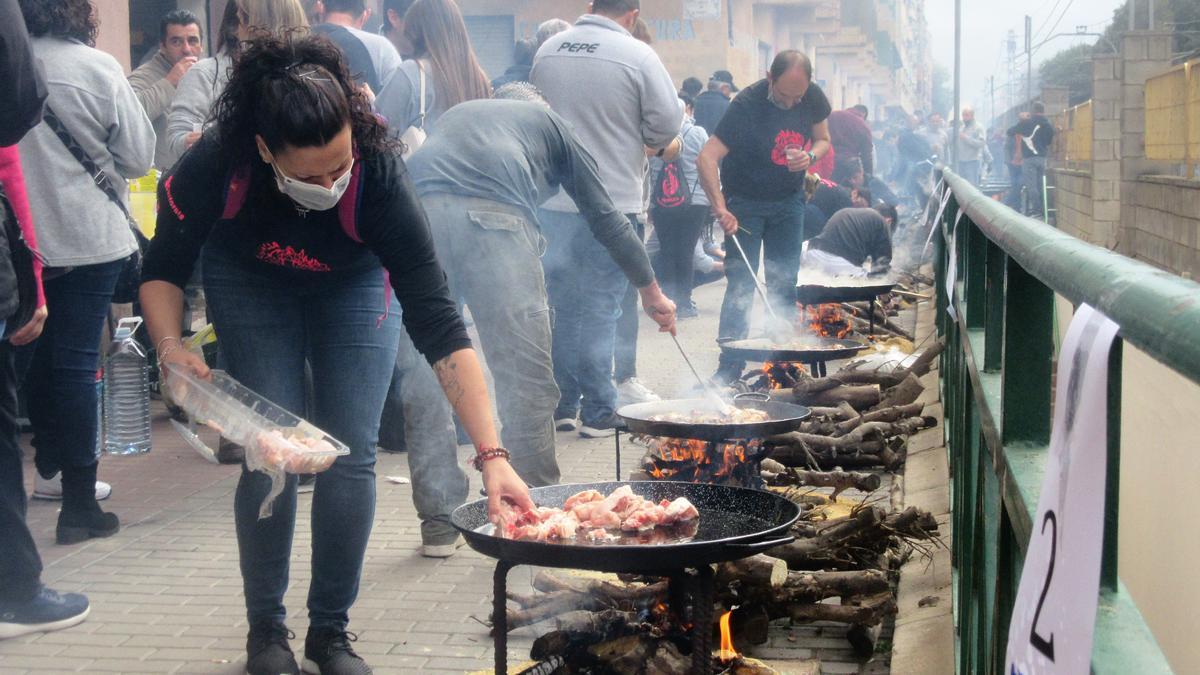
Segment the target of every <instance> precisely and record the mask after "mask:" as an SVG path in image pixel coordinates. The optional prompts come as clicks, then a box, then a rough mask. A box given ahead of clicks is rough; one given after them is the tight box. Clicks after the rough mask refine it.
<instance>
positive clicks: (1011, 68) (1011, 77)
mask: <svg viewBox="0 0 1200 675" xmlns="http://www.w3.org/2000/svg"><path fill="white" fill-rule="evenodd" d="M1006 46H1007V50H1008V77H1007V79H1006V83H1005V85H1004V89H1005V93H1006V94H1007V95H1008V100H1007V101H1006V105H1005V110H1012V108H1013V106H1015V105H1016V104H1017V31H1015V30H1013V29H1011V28H1010V29H1008V37H1007V40H1006Z"/></svg>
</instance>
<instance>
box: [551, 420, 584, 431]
mask: <svg viewBox="0 0 1200 675" xmlns="http://www.w3.org/2000/svg"><path fill="white" fill-rule="evenodd" d="M578 428H579V419H578V418H576V417H561V418H559V419H556V420H554V430H555V431H575V430H576V429H578Z"/></svg>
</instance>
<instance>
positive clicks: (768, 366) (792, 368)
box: [762, 361, 808, 391]
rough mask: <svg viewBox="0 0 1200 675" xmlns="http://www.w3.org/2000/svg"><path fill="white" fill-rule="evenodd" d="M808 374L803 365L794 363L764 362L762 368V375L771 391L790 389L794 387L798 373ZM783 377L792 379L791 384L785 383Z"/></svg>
mask: <svg viewBox="0 0 1200 675" xmlns="http://www.w3.org/2000/svg"><path fill="white" fill-rule="evenodd" d="M805 372H808V371H807V370H806V369H805V367H804V364H802V363H795V362H792V361H766V362H764V363H763V366H762V373H763V375H764V376H765V377H766V378H767V386H768V387H770V389H771V390H772V391H775V390H778V389H791V388H792V387H793V386H795V378H796V375H797V374H799V373H805ZM784 377H789V378H791V379H792V382H791V383H788V382H785V381H784V380H783V378H784Z"/></svg>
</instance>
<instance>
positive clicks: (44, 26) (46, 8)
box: [17, 0, 100, 47]
mask: <svg viewBox="0 0 1200 675" xmlns="http://www.w3.org/2000/svg"><path fill="white" fill-rule="evenodd" d="M17 2H18V4H19V5H20V6H21V13H22V14H24V15H25V28H26V29H28V30H29V34H30V35H32V36H33V37H43V36H46V35H49V36H51V37H57V38H66V39H71V40H79V41H80V42H82V43H83V44H85V45H87V46H89V47H95V46H96V31H97V30H98V29H99V28H100V23H99V21H98V20H97V19H96V12H95V10H94V9H93V8H92V3H91V2H90V0H17Z"/></svg>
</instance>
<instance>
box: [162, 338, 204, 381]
mask: <svg viewBox="0 0 1200 675" xmlns="http://www.w3.org/2000/svg"><path fill="white" fill-rule="evenodd" d="M168 363H173V364H175V365H177V366H181V367H183V369H184V370H186V371H188V372H190V373H192V374H193V375H195V376H196V377H199V378H202V379H206V380H207V379H208V378H209V377H211V376H212V370H210V369H209V367H208V364H207V363H205V362H204V359H202V358H200V356H199V355H198V354H196V353H195V352H190V351H188V350H186V349H183V348H181V347H178V346H177V347H176V348H174V349H170V350H168V351H166V353H165V354H160V355H159V357H158V367H159V368H161V369H164V370H165V367H166V365H167V364H168ZM168 377H169V375H168Z"/></svg>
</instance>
